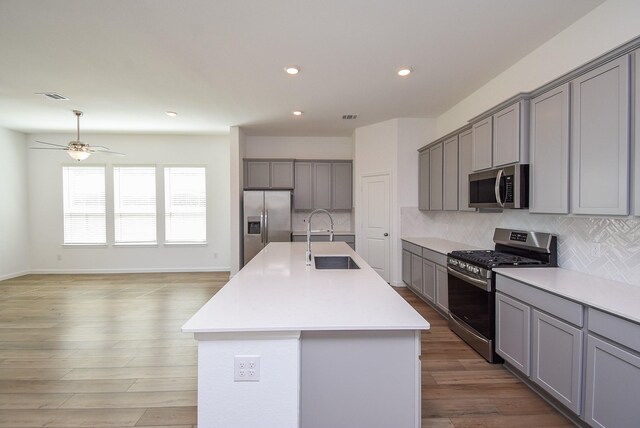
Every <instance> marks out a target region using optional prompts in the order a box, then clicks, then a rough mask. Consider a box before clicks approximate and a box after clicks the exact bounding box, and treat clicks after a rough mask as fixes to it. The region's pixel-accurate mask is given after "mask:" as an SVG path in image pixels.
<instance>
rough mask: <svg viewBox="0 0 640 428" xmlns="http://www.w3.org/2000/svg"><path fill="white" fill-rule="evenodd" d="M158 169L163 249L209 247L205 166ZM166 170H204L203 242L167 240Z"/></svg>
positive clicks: (192, 165)
mask: <svg viewBox="0 0 640 428" xmlns="http://www.w3.org/2000/svg"><path fill="white" fill-rule="evenodd" d="M158 168H161V169H162V196H161V198H162V201H161V203H162V206H161V209H162V221H163V223H162V245H163V246H165V247H178V246H185V247H189V246H190V247H206V246H208V245H209V227H208V226H209V183H208V182H207V179H208V176H209V174H208V166H207V165H205V164H188V165H185V164H163V165H158ZM168 168H202V169H203V170H204V202H205V211H204V227H205V230H204V241H169V240H167V209H166V197H167V174H166V172H167V169H168Z"/></svg>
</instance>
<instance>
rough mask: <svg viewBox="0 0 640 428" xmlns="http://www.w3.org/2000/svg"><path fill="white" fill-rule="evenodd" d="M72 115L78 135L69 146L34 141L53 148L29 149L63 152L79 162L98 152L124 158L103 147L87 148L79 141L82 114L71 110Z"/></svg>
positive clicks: (118, 153) (122, 154)
mask: <svg viewBox="0 0 640 428" xmlns="http://www.w3.org/2000/svg"><path fill="white" fill-rule="evenodd" d="M73 114H75V115H76V121H77V130H78V133H77V135H76V139H75V140H74V141H69V144H67V145H66V146H63V145H61V144H54V143H46V142H44V141H36V143H39V144H46V145H47V146H55V147H31V148H32V149H35V150H65V151H66V152H67V154H68V155H69V156H71V157H72V158H73V159H75V160H77V161H78V162H80V161H81V160H85V159H86V158H88V157H89V156H91V153H95V152H99V153H107V154H110V155H116V156H124V153H120V152H114V151H113V150H110V149H109V148H108V147H104V146H89V145H88V144H86V143H83V142H82V141H80V116H82V112H81V111H80V110H73Z"/></svg>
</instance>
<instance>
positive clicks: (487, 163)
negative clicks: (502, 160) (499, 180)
mask: <svg viewBox="0 0 640 428" xmlns="http://www.w3.org/2000/svg"><path fill="white" fill-rule="evenodd" d="M472 130H473V134H472V135H473V143H472V161H471V165H472V169H473V171H481V170H483V169H489V168H491V166H492V163H493V159H492V148H493V117H488V118H486V119H484V120H481V121H479V122H477V123H474V124H473V126H472Z"/></svg>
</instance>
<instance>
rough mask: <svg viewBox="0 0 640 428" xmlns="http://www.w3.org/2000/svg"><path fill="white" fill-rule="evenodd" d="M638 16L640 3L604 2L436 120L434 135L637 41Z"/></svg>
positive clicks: (623, 1) (453, 128)
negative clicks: (436, 129) (436, 126)
mask: <svg viewBox="0 0 640 428" xmlns="http://www.w3.org/2000/svg"><path fill="white" fill-rule="evenodd" d="M638 17H640V1H638V0H608V1H606V2H605V3H603V4H602V5H600V6H598V7H597V8H595V9H593V10H592V11H591V12H590V13H588V14H587V15H585V16H584V17H583V18H581V19H579V20H578V21H576V22H575V23H574V24H573V25H571V26H569V27H567V28H566V29H565V30H563V31H562V32H561V33H559V34H558V35H556V36H555V37H553V38H552V39H550V40H549V41H548V42H546V43H545V44H543V45H542V46H540V47H539V48H537V49H535V50H534V51H532V52H531V53H530V54H528V55H527V56H525V57H524V58H522V59H521V60H520V61H518V62H517V63H516V64H514V65H513V66H512V67H510V68H508V69H507V70H505V71H504V72H502V73H501V74H500V75H498V76H497V77H495V78H494V79H493V80H491V81H489V82H487V83H486V84H485V85H484V86H483V87H481V88H480V89H478V90H477V91H476V92H474V93H473V94H471V95H470V96H468V97H467V98H465V99H464V100H462V101H461V102H459V103H458V104H456V105H455V106H454V107H453V108H451V109H449V111H447V112H446V113H444V114H443V115H441V116H440V117H438V135H439V136H441V135H445V134H447V133H449V132H451V131H453V130H455V129H456V128H459V127H461V126H463V125H464V124H466V123H467V121H468V120H469V119H471V118H472V117H474V116H476V115H478V114H480V113H482V112H484V111H485V110H488V109H489V108H491V107H493V106H494V105H496V104H498V103H500V102H501V101H504V100H506V99H508V98H510V97H511V96H513V95H516V94H517V93H519V92H528V91H531V90H534V89H536V88H538V87H540V86H542V85H544V84H545V83H548V82H550V81H552V80H554V79H556V78H557V77H560V76H561V75H563V74H565V73H567V72H569V71H571V70H573V69H575V68H578V67H579V66H581V65H583V64H585V63H587V62H589V61H591V60H592V59H595V58H596V57H598V56H600V55H602V54H603V53H605V52H607V51H609V50H611V49H614V48H616V47H618V46H619V45H622V44H623V43H625V42H627V41H629V40H631V39H633V38H635V37H637V36H638V35H639V34H640V26H639V25H638ZM452 84H455V82H452Z"/></svg>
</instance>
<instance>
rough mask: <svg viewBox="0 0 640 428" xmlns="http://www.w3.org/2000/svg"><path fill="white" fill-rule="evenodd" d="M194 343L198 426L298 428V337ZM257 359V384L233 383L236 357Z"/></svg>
mask: <svg viewBox="0 0 640 428" xmlns="http://www.w3.org/2000/svg"><path fill="white" fill-rule="evenodd" d="M197 336H198V335H196V338H197V339H198V426H200V427H233V428H255V427H264V428H298V427H299V397H298V392H299V371H300V339H299V337H300V336H299V333H297V332H296V334H294V335H290V336H289V337H279V338H264V339H256V338H255V337H249V338H243V337H239V338H236V339H234V338H229V337H227V336H225V335H220V336H221V338H216V335H215V334H214V335H211V336H210V337H211V338H213V339H209V340H202V338H203V337H207V335H206V334H205V335H200V338H198V337H197ZM236 355H259V356H260V380H259V381H258V382H234V357H235V356H236Z"/></svg>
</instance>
